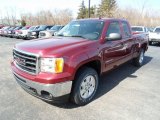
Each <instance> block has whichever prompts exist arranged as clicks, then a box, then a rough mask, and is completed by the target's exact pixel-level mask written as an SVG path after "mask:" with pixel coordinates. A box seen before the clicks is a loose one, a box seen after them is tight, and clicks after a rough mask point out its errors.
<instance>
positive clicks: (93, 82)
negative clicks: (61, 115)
mask: <svg viewBox="0 0 160 120" xmlns="http://www.w3.org/2000/svg"><path fill="white" fill-rule="evenodd" d="M98 83H99V78H98V74H97V72H96V71H95V70H94V69H92V68H89V67H84V68H82V69H81V70H80V71H79V72H78V74H77V76H76V79H75V83H74V84H73V88H72V95H71V100H72V101H73V102H74V103H75V104H77V105H80V106H82V105H86V104H87V103H89V102H91V101H92V99H93V97H94V96H95V94H96V92H97V89H98Z"/></svg>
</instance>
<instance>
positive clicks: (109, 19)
mask: <svg viewBox="0 0 160 120" xmlns="http://www.w3.org/2000/svg"><path fill="white" fill-rule="evenodd" d="M77 20H80V21H85V20H99V21H114V20H118V21H127V20H126V19H119V18H85V19H76V20H75V21H77Z"/></svg>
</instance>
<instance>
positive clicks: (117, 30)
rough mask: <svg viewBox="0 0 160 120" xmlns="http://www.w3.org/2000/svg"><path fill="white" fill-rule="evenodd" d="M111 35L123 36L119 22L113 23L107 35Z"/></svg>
mask: <svg viewBox="0 0 160 120" xmlns="http://www.w3.org/2000/svg"><path fill="white" fill-rule="evenodd" d="M111 33H119V34H121V30H120V26H119V22H111V23H110V25H109V27H108V30H107V33H106V37H109V34H111Z"/></svg>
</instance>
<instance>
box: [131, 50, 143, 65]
mask: <svg viewBox="0 0 160 120" xmlns="http://www.w3.org/2000/svg"><path fill="white" fill-rule="evenodd" d="M144 52H145V51H144V49H141V50H140V52H139V55H138V57H136V58H134V59H133V63H134V65H135V66H137V67H141V66H142V65H143V62H144Z"/></svg>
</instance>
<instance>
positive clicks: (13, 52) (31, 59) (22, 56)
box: [13, 51, 36, 61]
mask: <svg viewBox="0 0 160 120" xmlns="http://www.w3.org/2000/svg"><path fill="white" fill-rule="evenodd" d="M13 53H14V54H15V56H16V55H17V56H19V57H22V58H26V59H30V60H35V61H36V59H34V58H31V57H26V56H23V55H20V54H17V53H16V52H15V51H13ZM22 54H23V53H22ZM27 55H29V54H27ZM31 56H32V55H31ZM33 57H34V56H33ZM35 57H36V56H35Z"/></svg>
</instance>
